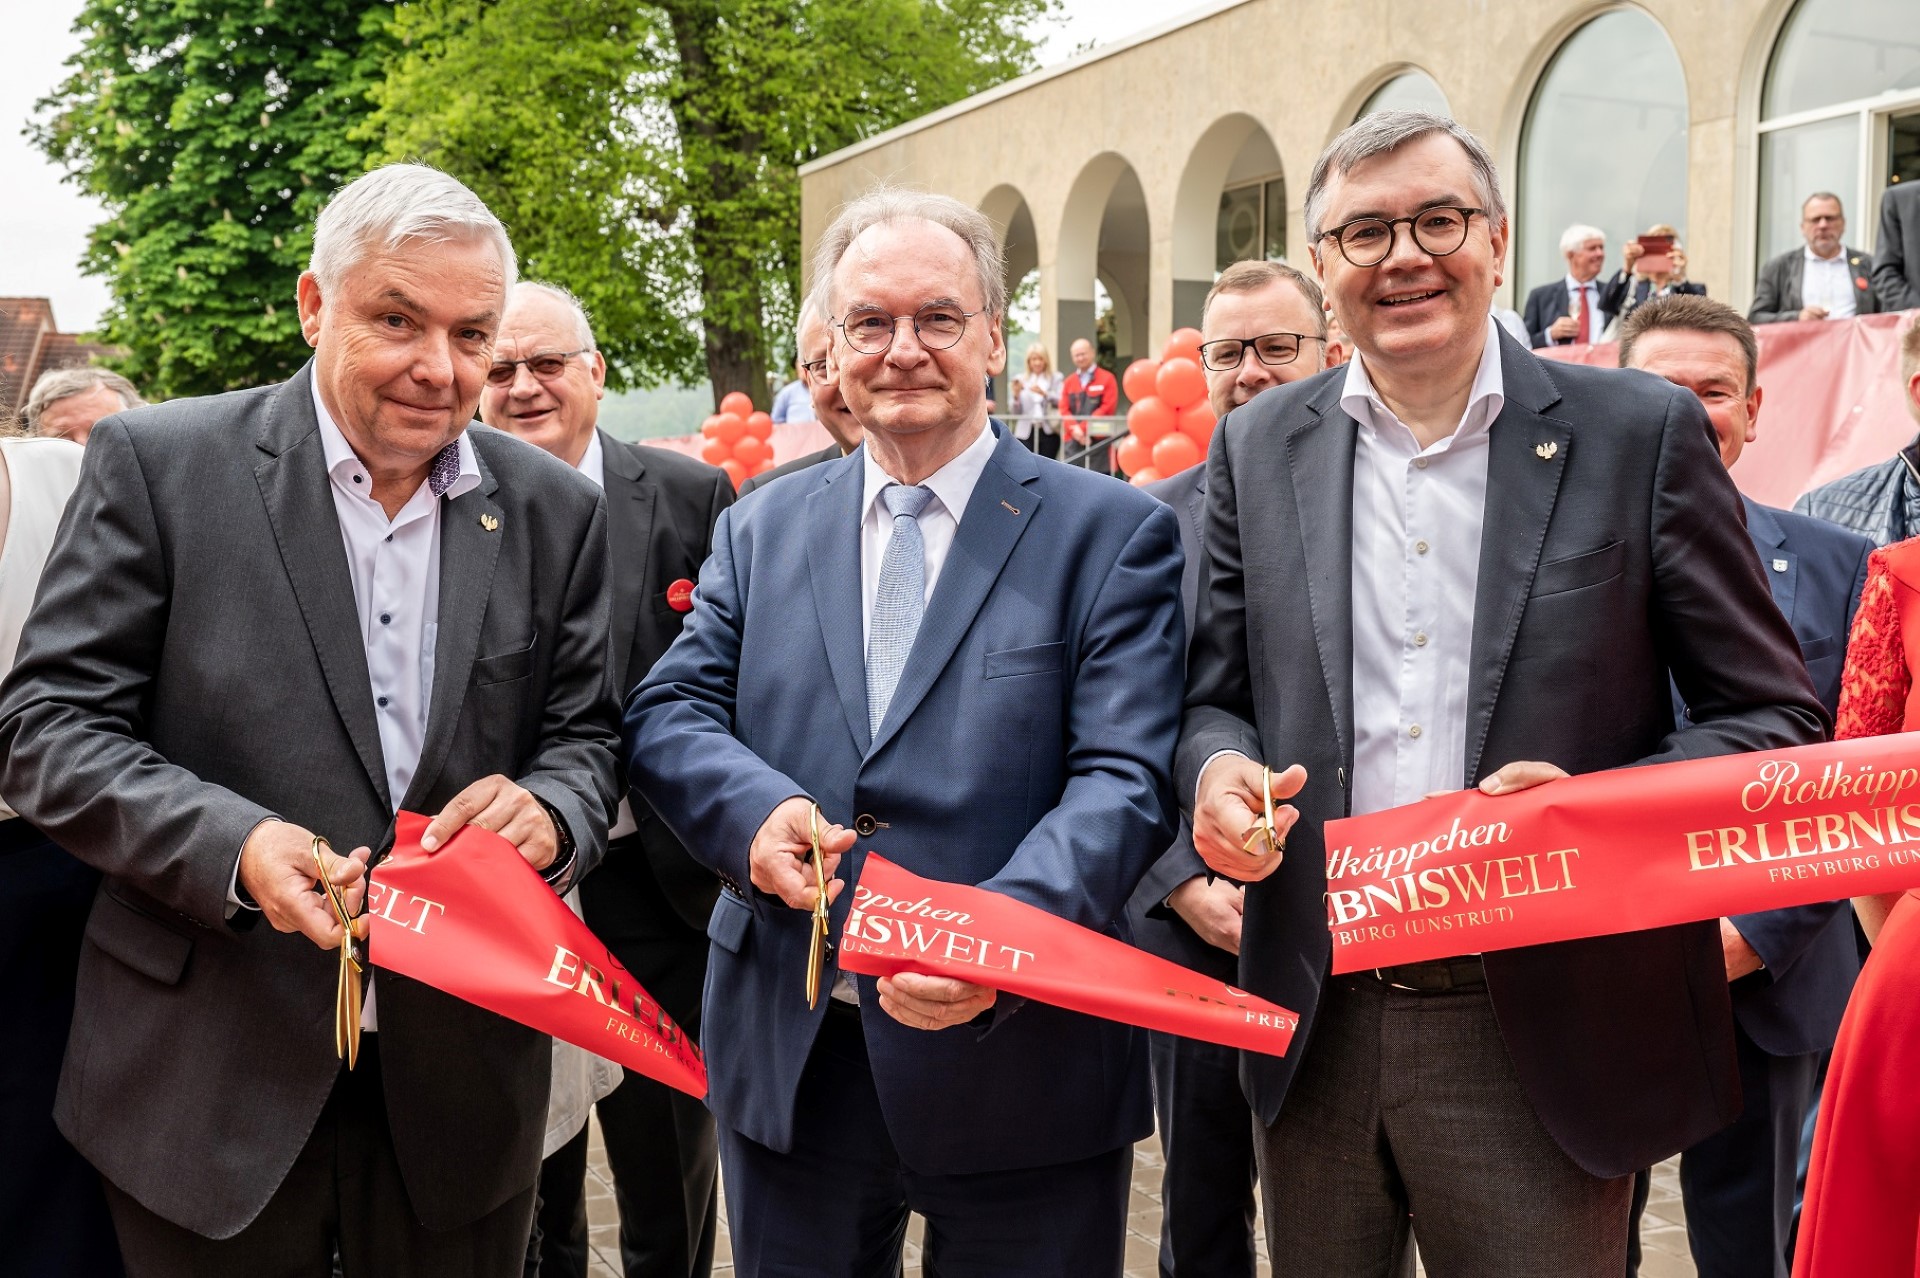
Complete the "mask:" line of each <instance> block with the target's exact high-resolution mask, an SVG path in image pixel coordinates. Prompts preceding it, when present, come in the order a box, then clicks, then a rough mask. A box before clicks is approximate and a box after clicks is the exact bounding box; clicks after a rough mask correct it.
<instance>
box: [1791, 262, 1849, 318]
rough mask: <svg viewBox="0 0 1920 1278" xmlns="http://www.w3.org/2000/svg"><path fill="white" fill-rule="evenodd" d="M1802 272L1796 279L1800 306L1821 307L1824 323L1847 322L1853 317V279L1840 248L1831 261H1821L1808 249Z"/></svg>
mask: <svg viewBox="0 0 1920 1278" xmlns="http://www.w3.org/2000/svg"><path fill="white" fill-rule="evenodd" d="M1805 252H1806V263H1807V265H1806V270H1805V271H1803V272H1802V273H1801V276H1800V305H1802V306H1824V307H1826V308H1827V318H1828V319H1847V318H1849V317H1851V316H1852V315H1853V313H1854V304H1853V275H1852V272H1851V271H1850V269H1849V268H1848V266H1847V250H1846V248H1845V246H1844V245H1843V246H1842V247H1841V249H1840V251H1839V252H1838V253H1835V254H1834V255H1833V256H1832V257H1821V256H1820V255H1819V254H1817V253H1815V252H1814V251H1813V247H1812V246H1811V245H1809V246H1808V247H1807V249H1806V250H1805Z"/></svg>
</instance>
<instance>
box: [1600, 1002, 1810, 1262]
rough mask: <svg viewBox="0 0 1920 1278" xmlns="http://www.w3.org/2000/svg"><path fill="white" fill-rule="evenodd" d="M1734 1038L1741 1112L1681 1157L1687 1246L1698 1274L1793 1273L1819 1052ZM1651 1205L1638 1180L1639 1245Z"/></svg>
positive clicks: (1742, 1032) (1635, 1217)
mask: <svg viewBox="0 0 1920 1278" xmlns="http://www.w3.org/2000/svg"><path fill="white" fill-rule="evenodd" d="M1734 1041H1735V1044H1736V1052H1737V1055H1738V1057H1739V1061H1740V1095H1741V1099H1742V1106H1741V1110H1740V1117H1739V1118H1738V1119H1736V1120H1735V1121H1734V1123H1733V1125H1732V1126H1731V1127H1726V1128H1723V1129H1721V1130H1720V1131H1717V1132H1715V1133H1714V1134H1713V1135H1711V1136H1709V1137H1707V1138H1706V1139H1705V1140H1703V1141H1701V1142H1700V1143H1699V1144H1697V1145H1695V1146H1694V1147H1693V1148H1691V1149H1689V1150H1687V1151H1686V1152H1685V1153H1684V1154H1682V1155H1680V1197H1681V1201H1682V1203H1684V1205H1685V1207H1686V1213H1687V1248H1688V1250H1690V1251H1691V1252H1692V1253H1693V1263H1694V1265H1695V1267H1696V1268H1697V1269H1698V1271H1699V1274H1700V1278H1768V1276H1769V1275H1772V1278H1787V1272H1788V1268H1789V1266H1788V1263H1787V1249H1788V1244H1789V1240H1790V1239H1791V1238H1792V1236H1793V1220H1794V1214H1793V1206H1794V1180H1795V1171H1796V1165H1797V1163H1798V1161H1799V1156H1800V1130H1801V1124H1802V1123H1804V1122H1805V1121H1806V1116H1807V1110H1808V1109H1809V1108H1810V1107H1811V1106H1812V1104H1813V1101H1814V1098H1815V1096H1816V1095H1818V1092H1817V1090H1816V1089H1817V1088H1818V1087H1819V1079H1820V1056H1821V1053H1819V1052H1811V1053H1808V1054H1807V1055H1805V1056H1774V1055H1771V1054H1770V1053H1768V1052H1767V1051H1766V1050H1764V1049H1763V1048H1762V1047H1761V1046H1760V1045H1759V1044H1758V1043H1755V1042H1754V1041H1753V1040H1752V1039H1751V1038H1749V1037H1748V1036H1747V1032H1746V1030H1744V1029H1739V1028H1737V1027H1736V1031H1735V1035H1734ZM1641 1175H1642V1176H1643V1177H1645V1176H1646V1175H1647V1173H1645V1172H1643V1173H1641ZM1645 1205H1646V1192H1645V1190H1644V1189H1642V1188H1641V1187H1640V1186H1638V1185H1636V1186H1635V1194H1634V1213H1633V1230H1634V1235H1635V1242H1636V1244H1637V1242H1638V1235H1639V1228H1640V1211H1641V1209H1642V1208H1644V1207H1645ZM1638 1250H1639V1249H1638V1247H1637V1246H1636V1247H1635V1248H1634V1252H1635V1257H1634V1259H1635V1262H1636V1263H1634V1264H1631V1265H1629V1267H1628V1271H1627V1272H1628V1273H1629V1274H1633V1273H1637V1272H1638V1264H1637V1260H1638Z"/></svg>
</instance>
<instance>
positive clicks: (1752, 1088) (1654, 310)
mask: <svg viewBox="0 0 1920 1278" xmlns="http://www.w3.org/2000/svg"><path fill="white" fill-rule="evenodd" d="M1758 352H1759V348H1758V346H1757V344H1756V343H1755V341H1754V336H1753V329H1752V328H1751V327H1750V326H1749V325H1748V323H1747V321H1746V320H1745V319H1744V318H1742V317H1741V316H1740V314H1739V313H1738V312H1736V311H1735V310H1734V309H1733V308H1732V307H1730V306H1727V305H1725V304H1724V303H1721V302H1715V301H1711V300H1709V299H1708V298H1705V297H1696V296H1689V295H1684V294H1675V295H1672V296H1668V297H1663V298H1660V299H1658V300H1656V301H1652V302H1649V303H1647V304H1646V305H1645V306H1642V307H1640V308H1639V309H1638V310H1636V311H1634V312H1633V314H1631V315H1629V316H1628V317H1627V320H1626V322H1625V323H1624V324H1623V325H1622V326H1621V332H1620V363H1621V365H1622V366H1623V367H1626V368H1638V369H1644V370H1646V371H1647V372H1649V373H1653V374H1656V375H1657V376H1660V377H1664V378H1666V379H1667V380H1668V381H1670V382H1672V383H1674V384H1675V385H1677V386H1682V387H1685V388H1686V389H1687V390H1690V391H1692V392H1693V393H1694V394H1695V395H1696V396H1698V397H1699V399H1700V403H1701V405H1702V406H1703V407H1704V408H1705V409H1706V410H1707V417H1708V418H1709V420H1711V421H1712V423H1713V429H1714V434H1715V435H1716V436H1717V437H1718V439H1719V442H1720V459H1721V460H1722V461H1723V462H1725V463H1726V464H1727V466H1729V467H1731V466H1732V465H1733V464H1734V462H1735V461H1737V460H1739V457H1740V452H1741V450H1742V449H1743V448H1745V447H1746V446H1747V445H1748V444H1750V443H1752V442H1753V440H1754V439H1755V438H1756V435H1757V431H1756V427H1755V423H1756V422H1757V420H1758V419H1759V414H1760V384H1759V381H1758V379H1757V372H1758V369H1757V359H1758ZM1741 500H1742V502H1743V504H1744V505H1745V507H1746V515H1747V535H1748V536H1749V537H1750V538H1752V540H1753V548H1754V551H1755V553H1757V554H1758V555H1759V557H1760V566H1761V568H1762V570H1763V571H1764V572H1765V574H1766V578H1767V584H1768V585H1769V586H1771V587H1772V588H1773V599H1774V602H1775V603H1777V604H1779V605H1780V611H1781V612H1782V613H1784V614H1785V615H1786V618H1787V620H1788V621H1789V622H1790V623H1791V624H1792V626H1793V633H1794V637H1795V638H1797V639H1798V640H1799V641H1800V652H1801V655H1802V656H1804V657H1805V658H1806V663H1807V672H1808V674H1810V675H1811V676H1812V677H1813V686H1814V690H1815V691H1816V692H1817V693H1818V694H1819V696H1820V700H1821V701H1822V703H1824V704H1825V705H1826V707H1827V712H1828V713H1829V714H1831V713H1833V712H1834V710H1835V709H1836V707H1837V706H1838V704H1839V700H1840V671H1841V667H1842V666H1843V664H1844V662H1845V658H1846V652H1847V633H1848V631H1849V630H1850V629H1851V628H1852V625H1853V610H1854V609H1855V608H1856V607H1857V606H1858V605H1859V602H1860V590H1861V587H1862V586H1863V585H1864V584H1865V582H1866V574H1867V555H1868V554H1869V553H1870V552H1871V551H1872V550H1873V543H1872V542H1871V541H1869V540H1867V539H1866V538H1865V537H1862V536H1860V535H1859V534H1858V533H1853V532H1849V531H1847V530H1846V529H1844V528H1840V527H1838V526H1836V525H1834V524H1829V523H1826V522H1824V521H1822V520H1818V519H1810V518H1808V517H1807V516H1805V515H1796V514H1793V513H1791V512H1789V511H1784V510H1775V509H1773V508H1772V507H1770V506H1762V505H1761V504H1760V503H1758V502H1756V501H1754V500H1753V499H1752V498H1750V497H1743V498H1742V499H1741ZM1678 700H1679V698H1678V696H1677V695H1676V701H1678ZM1678 713H1679V714H1681V715H1684V714H1685V709H1684V707H1680V708H1679V710H1678ZM1720 934H1721V940H1722V944H1723V947H1724V949H1725V951H1726V964H1727V980H1728V981H1729V982H1730V992H1731V993H1732V995H1733V1012H1734V1020H1735V1026H1736V1042H1737V1044H1738V1052H1739V1060H1740V1090H1741V1095H1742V1097H1743V1100H1744V1106H1743V1109H1742V1111H1741V1114H1740V1117H1739V1119H1738V1120H1737V1121H1736V1122H1734V1123H1733V1125H1732V1126H1730V1127H1727V1128H1725V1129H1723V1130H1721V1131H1719V1132H1716V1133H1715V1134H1714V1135H1712V1136H1709V1137H1707V1138H1706V1139H1705V1140H1703V1141H1701V1142H1700V1143H1699V1144H1697V1145H1695V1146H1693V1147H1692V1148H1691V1149H1689V1150H1687V1151H1686V1153H1685V1154H1683V1155H1682V1156H1681V1160H1680V1189H1681V1194H1682V1196H1683V1198H1684V1200H1685V1203H1686V1212H1687V1240H1688V1242H1689V1244H1690V1245H1691V1247H1692V1250H1693V1258H1694V1263H1695V1264H1696V1265H1697V1266H1698V1267H1699V1270H1700V1273H1701V1274H1702V1275H1704V1276H1705V1278H1715V1276H1717V1275H1726V1276H1727V1278H1736V1276H1737V1278H1761V1276H1763V1275H1767V1274H1773V1275H1777V1278H1786V1274H1787V1244H1788V1240H1789V1238H1790V1237H1791V1233H1792V1224H1793V1189H1794V1169H1795V1164H1796V1161H1797V1155H1798V1152H1799V1147H1800V1130H1801V1125H1802V1122H1803V1120H1804V1119H1805V1118H1806V1114H1807V1108H1808V1106H1809V1105H1811V1104H1812V1103H1813V1098H1814V1096H1815V1095H1816V1094H1817V1093H1818V1088H1819V1069H1820V1058H1821V1055H1822V1054H1823V1053H1824V1052H1826V1051H1828V1050H1829V1049H1831V1048H1832V1047H1833V1038H1834V1034H1835V1033H1836V1032H1837V1031H1838V1030H1839V1028H1840V1015H1841V1013H1842V1012H1843V1011H1845V1010H1846V1005H1847V995H1848V994H1849V992H1851V990H1852V989H1853V979H1854V977H1855V976H1857V975H1858V974H1859V971H1860V961H1859V956H1858V952H1857V950H1856V949H1855V947H1854V941H1853V919H1852V914H1851V912H1850V911H1849V910H1848V909H1847V903H1846V902H1845V901H1835V902H1831V903H1828V904H1824V905H1808V906H1801V907H1798V908H1795V909H1787V910H1769V911H1767V912H1765V913H1762V914H1745V915H1741V916H1739V917H1737V918H1731V919H1722V920H1721V921H1720Z"/></svg>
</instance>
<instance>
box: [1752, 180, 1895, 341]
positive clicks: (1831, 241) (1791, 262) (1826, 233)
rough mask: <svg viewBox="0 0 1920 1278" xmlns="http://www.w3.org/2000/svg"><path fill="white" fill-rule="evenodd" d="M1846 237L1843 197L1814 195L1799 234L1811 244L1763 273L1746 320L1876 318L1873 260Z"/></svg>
mask: <svg viewBox="0 0 1920 1278" xmlns="http://www.w3.org/2000/svg"><path fill="white" fill-rule="evenodd" d="M1846 233H1847V215H1846V212H1845V211H1844V210H1843V209H1842V208H1841V207H1840V197H1839V196H1837V195H1835V194H1833V193H1832V192H1831V191H1816V192H1814V193H1813V194H1812V195H1809V196H1808V197H1807V198H1806V200H1805V202H1804V203H1802V204H1801V205H1800V234H1801V236H1802V237H1804V238H1805V240H1806V244H1805V245H1804V246H1803V247H1801V248H1794V249H1788V250H1787V251H1786V252H1784V253H1782V254H1780V256H1778V257H1776V258H1774V259H1772V260H1771V261H1769V262H1768V263H1767V264H1766V265H1765V266H1763V267H1761V268H1760V278H1759V280H1758V281H1757V282H1756V283H1755V284H1754V287H1753V305H1752V306H1750V307H1748V308H1747V318H1748V319H1749V320H1751V321H1752V322H1753V323H1755V324H1778V323H1781V322H1783V321H1786V320H1823V319H1849V318H1851V317H1853V316H1855V315H1873V314H1875V313H1877V312H1878V311H1879V310H1880V299H1879V298H1878V297H1877V296H1875V294H1874V291H1873V279H1872V277H1873V259H1872V258H1871V257H1868V256H1867V255H1866V254H1865V253H1862V252H1861V251H1860V250H1859V249H1857V248H1849V247H1848V246H1847V245H1846V244H1845V243H1844V242H1843V241H1842V239H1841V237H1842V236H1844V235H1845V234H1846Z"/></svg>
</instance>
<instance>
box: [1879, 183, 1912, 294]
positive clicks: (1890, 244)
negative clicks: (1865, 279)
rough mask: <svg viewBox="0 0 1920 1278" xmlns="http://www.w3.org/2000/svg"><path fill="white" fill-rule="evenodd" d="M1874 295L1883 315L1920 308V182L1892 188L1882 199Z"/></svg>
mask: <svg viewBox="0 0 1920 1278" xmlns="http://www.w3.org/2000/svg"><path fill="white" fill-rule="evenodd" d="M1873 248H1874V259H1873V291H1874V293H1875V294H1876V295H1877V296H1878V297H1879V299H1880V309H1881V310H1883V311H1905V310H1911V309H1913V308H1914V307H1916V306H1920V182H1900V183H1896V184H1895V185H1893V186H1889V187H1888V188H1887V189H1886V192H1885V193H1884V194H1883V195H1881V197H1880V238H1879V239H1877V240H1875V241H1874V246H1873Z"/></svg>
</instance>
